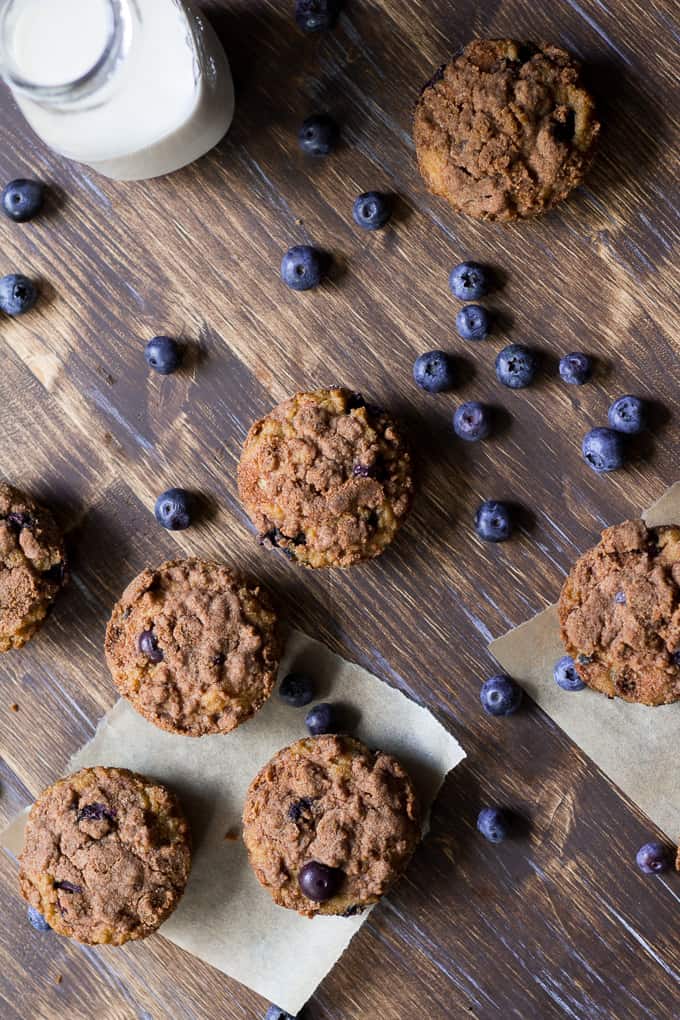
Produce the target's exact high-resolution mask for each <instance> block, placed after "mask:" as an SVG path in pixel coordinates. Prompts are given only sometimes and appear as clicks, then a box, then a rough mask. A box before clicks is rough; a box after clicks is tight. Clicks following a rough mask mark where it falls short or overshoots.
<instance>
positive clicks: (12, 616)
mask: <svg viewBox="0 0 680 1020" xmlns="http://www.w3.org/2000/svg"><path fill="white" fill-rule="evenodd" d="M65 580H66V553H65V552H64V542H63V539H62V537H61V533H60V531H59V529H58V527H57V525H56V523H55V521H54V518H53V517H52V514H51V513H50V512H49V510H46V509H45V508H44V507H41V506H38V504H37V503H36V502H35V501H34V500H32V499H31V498H30V496H27V495H25V493H23V492H20V491H19V489H15V488H14V487H13V486H12V485H8V484H7V483H5V482H0V652H7V651H9V650H10V649H11V648H21V646H22V645H25V644H26V642H27V641H28V640H29V638H32V637H33V635H34V634H35V632H36V631H37V630H38V628H39V627H40V625H41V624H42V622H43V620H44V619H45V617H46V616H47V614H48V612H49V610H50V608H51V606H52V603H53V602H54V599H55V598H56V596H57V593H58V592H59V590H60V588H61V587H62V585H63V584H64V582H65Z"/></svg>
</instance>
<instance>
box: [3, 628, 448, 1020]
mask: <svg viewBox="0 0 680 1020" xmlns="http://www.w3.org/2000/svg"><path fill="white" fill-rule="evenodd" d="M293 668H295V669H303V670H306V671H308V672H309V673H310V674H311V675H312V676H314V677H315V678H317V680H318V688H317V693H318V695H319V699H318V700H330V701H336V702H339V703H341V704H342V705H343V706H344V707H345V708H346V710H347V713H348V715H349V716H350V717H352V716H353V715H355V716H356V723H355V721H354V719H352V732H353V734H354V735H355V736H357V737H358V738H359V739H360V740H363V741H365V743H367V744H368V745H369V746H370V747H375V748H380V749H381V750H384V751H388V752H390V753H392V754H394V755H395V756H396V757H397V758H399V760H400V761H401V762H402V764H403V765H404V766H405V767H406V769H407V770H408V771H409V773H410V775H411V776H412V778H413V780H414V782H415V785H416V787H417V789H418V792H419V794H420V796H421V798H422V802H423V805H424V807H425V808H429V807H430V806H431V804H432V802H433V801H434V799H435V797H436V795H437V793H438V791H439V789H440V787H441V785H442V783H443V781H444V779H445V777H446V775H447V773H448V772H450V770H451V769H453V768H454V767H455V766H456V765H457V764H458V763H459V762H460V761H462V759H463V758H464V757H465V753H464V751H463V749H462V748H461V746H460V745H459V744H458V742H457V741H456V740H455V739H454V738H453V737H452V736H451V734H450V733H448V731H447V730H445V729H444V727H443V726H442V725H441V724H440V723H438V722H437V720H436V719H435V718H434V716H432V715H431V714H430V712H428V711H427V709H425V708H421V707H420V706H419V705H416V704H415V702H413V701H411V700H410V699H409V698H407V697H406V696H405V695H403V694H402V693H401V692H399V691H397V690H395V689H394V688H391V687H389V686H388V685H387V684H385V683H383V682H382V681H381V680H379V679H378V678H377V677H375V676H373V675H372V674H371V673H369V672H367V670H365V669H362V668H361V667H360V666H357V665H355V664H353V663H350V662H346V661H345V660H344V659H342V658H340V657H339V656H337V655H334V654H333V653H332V652H331V651H330V650H329V649H328V648H326V647H325V645H322V644H320V643H319V642H318V641H314V640H313V639H312V638H309V637H307V635H305V634H302V633H300V632H299V631H294V632H293V633H292V634H291V635H290V638H289V640H288V643H287V647H286V653H285V656H284V660H283V662H282V664H281V670H280V674H281V676H285V674H286V673H288V672H290V671H291V670H292V669H293ZM304 716H305V710H304V709H295V708H290V707H289V706H287V705H285V704H284V703H283V702H282V701H281V700H280V699H279V698H278V696H277V695H276V694H274V695H273V696H272V698H271V699H270V700H269V702H268V703H267V704H266V705H265V707H264V708H263V709H262V710H261V711H260V712H259V713H258V714H257V716H256V717H255V718H254V719H252V720H251V721H250V722H248V723H246V724H244V725H243V726H241V727H240V728H239V729H237V730H236V731H234V732H233V733H230V734H227V735H217V736H209V737H202V738H200V739H195V738H194V739H192V738H190V737H180V736H176V735H174V734H172V733H165V732H164V731H162V730H160V729H157V728H156V727H155V726H152V725H151V723H148V722H147V721H146V720H145V719H143V718H142V716H140V715H138V714H137V712H135V710H134V709H133V708H132V707H131V706H130V705H129V704H128V702H127V701H125V700H123V699H121V700H120V701H118V702H117V703H116V704H115V705H114V707H113V708H112V709H111V711H110V712H109V713H108V714H107V715H106V716H105V717H104V718H103V719H102V721H101V722H100V724H99V726H98V728H97V732H96V733H95V735H94V737H93V738H92V740H91V741H90V742H89V744H86V745H85V747H83V748H82V750H80V751H79V752H78V753H77V754H76V755H75V756H74V757H73V758H72V760H71V762H70V767H69V771H71V772H72V771H75V770H76V769H79V768H84V767H86V766H92V765H112V766H118V767H121V768H128V769H133V770H134V771H136V772H141V773H143V774H144V775H147V776H149V777H151V778H153V779H157V780H159V781H160V782H163V783H166V784H167V785H168V786H169V787H170V788H171V789H173V790H174V791H175V792H176V793H177V794H178V795H179V796H180V798H181V800H182V804H183V806H184V809H185V811H186V813H187V816H188V818H189V821H190V823H191V828H192V833H193V840H194V864H193V869H192V873H191V878H190V880H189V885H188V887H187V891H186V893H185V895H184V897H183V899H182V901H181V902H180V904H179V907H178V908H177V910H176V911H175V913H174V914H173V915H172V916H171V917H170V918H169V919H168V920H167V921H166V922H165V924H164V925H163V926H162V928H161V933H162V934H163V935H164V936H165V938H167V939H169V940H170V941H171V942H174V943H175V944H176V945H178V946H180V947H181V948H182V949H186V950H187V951H188V952H190V953H193V954H194V955H195V956H198V957H200V959H202V960H205V961H206V962H208V963H210V964H212V965H213V966H214V967H217V968H218V969H219V970H221V971H223V972H224V973H225V974H228V975H229V976H230V977H233V978H235V979H236V980H237V981H240V982H241V983H242V984H245V985H248V986H249V987H250V988H252V989H253V990H254V991H256V992H259V994H260V995H262V996H264V998H266V999H269V1000H270V1001H272V1002H275V1003H277V1005H279V1006H281V1007H282V1008H283V1009H285V1010H287V1011H288V1012H290V1013H293V1014H296V1013H298V1012H299V1010H300V1009H301V1008H302V1006H303V1005H304V1003H305V1002H306V1001H307V1000H308V999H309V998H310V996H311V995H312V994H313V993H314V991H315V989H316V988H317V986H318V985H319V984H320V983H321V981H322V980H323V978H324V977H325V976H326V974H327V973H328V971H329V970H330V969H331V968H332V966H333V964H334V963H335V962H336V961H337V960H338V959H339V958H340V956H341V955H342V953H343V951H344V950H345V949H346V947H347V946H348V945H349V943H350V941H351V939H352V936H353V935H354V934H355V933H356V932H357V931H358V929H359V928H360V927H361V925H362V923H363V921H364V920H365V919H366V914H364V915H362V916H358V917H352V918H336V917H317V918H315V919H314V920H313V921H312V920H309V919H307V918H304V917H300V916H298V915H297V914H295V913H293V912H292V911H289V910H285V909H284V908H283V907H277V906H276V905H275V904H274V902H273V901H272V899H271V897H270V896H269V893H268V892H267V891H266V890H265V889H263V888H262V887H261V886H260V884H259V883H258V881H257V879H256V878H255V876H254V875H253V873H252V870H251V868H250V866H249V864H248V860H247V855H246V851H245V847H244V845H243V842H242V840H241V838H240V821H241V809H242V806H243V802H244V800H245V794H246V790H247V788H248V785H249V784H250V781H251V779H253V777H254V776H255V774H256V773H257V772H258V771H259V769H260V768H261V767H262V766H263V765H264V764H265V763H266V762H267V761H269V759H270V758H271V757H272V756H273V755H274V754H275V753H276V752H277V751H278V750H280V749H281V748H282V747H285V746H287V745H288V744H291V743H293V741H295V740H298V739H299V738H300V737H302V736H306V729H305V725H304ZM55 778H56V777H55ZM27 813H28V809H27V810H26V811H24V812H22V814H21V815H19V817H18V818H16V819H15V820H14V822H13V823H12V824H11V825H10V826H9V828H8V829H6V830H5V832H3V833H2V835H1V836H0V842H1V844H2V846H3V847H4V848H5V849H6V850H9V851H10V853H12V854H14V855H15V856H17V855H18V854H19V852H20V850H21V847H22V846H23V833H24V826H25V822H26V817H27ZM234 836H236V838H235V839H234ZM225 837H231V838H225Z"/></svg>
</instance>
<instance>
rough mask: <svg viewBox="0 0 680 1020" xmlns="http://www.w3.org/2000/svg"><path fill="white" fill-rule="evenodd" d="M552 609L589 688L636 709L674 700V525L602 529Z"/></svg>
mask: <svg viewBox="0 0 680 1020" xmlns="http://www.w3.org/2000/svg"><path fill="white" fill-rule="evenodd" d="M558 611H559V618H560V625H561V628H562V640H563V641H564V644H565V647H566V649H567V652H568V653H569V655H571V656H572V657H573V658H574V661H575V663H576V668H577V670H578V672H579V675H580V676H581V678H582V680H583V681H584V683H586V684H588V686H589V687H592V688H593V689H594V690H596V691H600V692H601V693H602V694H606V695H607V696H608V697H610V698H614V697H619V698H623V699H624V700H625V701H634V702H638V703H639V704H641V705H668V704H670V703H671V702H673V701H679V700H680V528H678V527H662V528H647V527H646V526H645V523H644V521H626V522H625V523H624V524H618V525H616V527H613V528H607V530H606V531H604V532H603V533H602V538H601V540H600V542H599V544H598V545H596V546H595V548H594V549H590V550H588V552H587V553H585V554H584V555H583V556H581V558H580V559H579V560H578V561H577V563H576V565H575V566H574V568H573V569H572V571H571V573H570V574H569V577H568V578H567V580H566V582H565V585H564V588H563V589H562V594H561V596H560V601H559V607H558Z"/></svg>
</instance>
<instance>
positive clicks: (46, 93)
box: [0, 0, 135, 103]
mask: <svg viewBox="0 0 680 1020" xmlns="http://www.w3.org/2000/svg"><path fill="white" fill-rule="evenodd" d="M23 2H24V0H6V2H5V4H4V6H3V8H2V11H0V74H1V75H2V77H3V78H4V80H5V82H6V83H7V84H8V85H9V87H10V88H11V89H13V90H14V91H17V92H21V93H23V94H24V95H26V96H28V97H29V98H31V99H34V100H36V102H44V103H60V102H66V101H73V100H77V99H81V98H84V97H86V96H88V95H91V94H92V93H93V92H95V91H97V89H99V88H100V87H101V85H103V84H104V82H106V81H108V79H109V78H110V77H111V74H112V73H113V72H114V70H115V68H116V67H117V65H118V64H119V62H120V61H121V59H122V58H123V57H124V56H125V53H126V51H127V47H128V42H129V21H130V19H129V16H128V15H129V11H128V8H127V2H126V0H105V3H107V4H108V7H109V10H110V13H111V21H110V27H109V34H108V36H107V39H106V41H105V43H104V45H103V47H102V51H101V53H100V54H99V56H98V57H97V59H96V60H95V62H94V63H93V64H92V66H91V67H90V68H89V69H88V70H87V71H85V72H84V73H83V74H81V75H79V76H78V77H77V78H74V79H72V80H71V81H65V82H62V83H58V84H55V85H45V84H41V83H40V82H34V81H31V80H30V79H28V78H26V77H25V76H24V75H23V74H22V73H21V72H20V70H19V69H18V67H17V65H16V63H15V61H14V60H13V58H12V53H11V44H10V43H9V39H10V36H11V17H12V14H16V10H17V8H18V7H19V6H20V4H21V3H23ZM132 2H133V3H134V2H135V0H132Z"/></svg>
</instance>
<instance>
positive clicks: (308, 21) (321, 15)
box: [295, 0, 342, 32]
mask: <svg viewBox="0 0 680 1020" xmlns="http://www.w3.org/2000/svg"><path fill="white" fill-rule="evenodd" d="M341 7H342V0H296V2H295V20H296V22H297V23H298V26H299V28H301V29H302V31H303V32H323V31H324V29H327V28H332V27H333V25H334V24H335V22H336V21H337V19H338V15H339V13H340V9H341Z"/></svg>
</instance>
